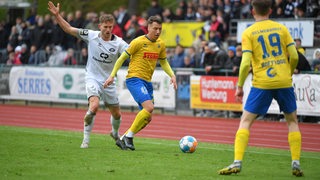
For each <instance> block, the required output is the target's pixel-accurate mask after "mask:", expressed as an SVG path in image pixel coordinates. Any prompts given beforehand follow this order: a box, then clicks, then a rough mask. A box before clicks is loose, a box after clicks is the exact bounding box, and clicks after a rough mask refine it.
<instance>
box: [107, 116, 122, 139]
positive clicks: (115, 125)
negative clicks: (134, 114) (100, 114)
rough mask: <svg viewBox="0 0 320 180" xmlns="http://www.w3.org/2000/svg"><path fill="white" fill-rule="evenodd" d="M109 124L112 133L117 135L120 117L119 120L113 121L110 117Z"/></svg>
mask: <svg viewBox="0 0 320 180" xmlns="http://www.w3.org/2000/svg"><path fill="white" fill-rule="evenodd" d="M110 124H111V127H112V133H113V134H114V135H116V134H119V128H120V124H121V117H120V119H115V118H114V117H113V116H111V117H110Z"/></svg>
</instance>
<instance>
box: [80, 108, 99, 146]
mask: <svg viewBox="0 0 320 180" xmlns="http://www.w3.org/2000/svg"><path fill="white" fill-rule="evenodd" d="M95 116H96V114H95V113H93V112H91V111H90V110H88V111H87V113H86V115H85V116H84V124H83V142H87V143H89V141H90V133H91V131H92V128H93V124H94V119H95ZM88 122H90V123H88Z"/></svg>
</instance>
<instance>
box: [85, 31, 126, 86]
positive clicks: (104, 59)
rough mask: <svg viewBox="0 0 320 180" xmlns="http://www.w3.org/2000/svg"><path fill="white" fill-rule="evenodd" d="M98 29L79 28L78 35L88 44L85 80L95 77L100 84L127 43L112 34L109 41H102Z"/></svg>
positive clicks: (107, 75)
mask: <svg viewBox="0 0 320 180" xmlns="http://www.w3.org/2000/svg"><path fill="white" fill-rule="evenodd" d="M99 33H100V31H93V30H88V29H79V36H80V38H81V39H82V40H84V41H85V42H86V43H87V44H88V61H87V65H86V80H88V79H95V80H97V81H98V82H99V83H101V86H102V84H103V83H104V81H105V80H106V78H107V77H109V75H110V73H111V71H112V69H113V66H114V64H115V62H116V60H117V59H118V57H119V56H120V55H121V53H122V52H124V51H125V49H127V47H128V44H127V43H126V42H125V41H124V40H123V39H122V38H120V37H118V36H116V35H114V34H113V35H112V38H111V40H110V41H104V40H103V39H102V38H101V37H100V35H99Z"/></svg>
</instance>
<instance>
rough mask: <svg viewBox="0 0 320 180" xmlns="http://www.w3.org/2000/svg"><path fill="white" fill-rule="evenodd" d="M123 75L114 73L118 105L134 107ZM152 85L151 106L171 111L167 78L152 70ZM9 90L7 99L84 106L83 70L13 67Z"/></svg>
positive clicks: (123, 72) (172, 98)
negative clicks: (152, 98) (153, 104)
mask: <svg viewBox="0 0 320 180" xmlns="http://www.w3.org/2000/svg"><path fill="white" fill-rule="evenodd" d="M126 74H127V71H126V70H124V69H120V70H119V71H118V78H117V85H118V93H119V100H120V104H121V105H125V106H137V105H136V103H135V101H134V100H133V98H132V97H131V95H130V93H129V91H128V89H127V88H126V86H125V76H126ZM152 83H153V87H154V98H155V107H163V108H175V92H174V89H173V87H172V86H171V85H170V78H169V77H168V76H167V75H166V74H165V73H164V72H163V71H160V70H156V71H155V72H154V75H153V80H152ZM9 89H10V95H9V98H12V99H24V100H34V101H54V102H74V103H84V104H86V103H87V97H86V91H85V70H84V69H83V68H63V67H57V68H53V67H50V68H49V67H22V66H21V67H19V66H17V67H13V68H12V69H11V71H10V76H9ZM3 97H4V96H3ZM7 97H8V96H7Z"/></svg>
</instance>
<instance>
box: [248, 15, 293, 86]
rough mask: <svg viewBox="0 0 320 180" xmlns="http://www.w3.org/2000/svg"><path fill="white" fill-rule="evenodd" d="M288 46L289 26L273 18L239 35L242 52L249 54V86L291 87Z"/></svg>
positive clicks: (289, 37) (256, 24)
mask: <svg viewBox="0 0 320 180" xmlns="http://www.w3.org/2000/svg"><path fill="white" fill-rule="evenodd" d="M288 46H294V41H293V39H292V37H291V35H290V33H289V31H288V29H287V28H286V27H285V26H284V25H283V24H280V23H278V22H274V21H272V20H264V21H258V22H255V23H254V24H252V25H251V26H250V27H248V28H247V29H246V30H245V31H244V32H243V34H242V52H243V53H252V59H251V66H252V70H253V79H252V85H253V87H256V88H261V89H275V88H287V87H291V86H292V76H291V68H290V63H289V59H288V50H287V47H288Z"/></svg>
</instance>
